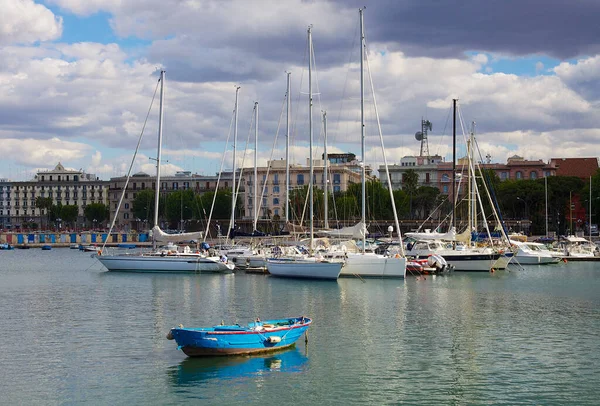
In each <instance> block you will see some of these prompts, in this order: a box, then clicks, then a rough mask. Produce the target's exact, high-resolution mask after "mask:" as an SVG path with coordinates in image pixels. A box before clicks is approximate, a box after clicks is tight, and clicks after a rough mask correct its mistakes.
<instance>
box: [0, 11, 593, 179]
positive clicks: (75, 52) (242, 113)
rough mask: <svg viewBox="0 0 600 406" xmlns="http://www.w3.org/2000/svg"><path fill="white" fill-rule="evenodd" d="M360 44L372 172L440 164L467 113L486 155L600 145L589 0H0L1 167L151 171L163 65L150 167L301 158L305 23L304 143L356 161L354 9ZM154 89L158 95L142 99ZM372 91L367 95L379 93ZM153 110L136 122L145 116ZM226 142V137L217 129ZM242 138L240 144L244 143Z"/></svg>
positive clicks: (559, 152) (585, 153)
mask: <svg viewBox="0 0 600 406" xmlns="http://www.w3.org/2000/svg"><path fill="white" fill-rule="evenodd" d="M363 6H366V9H365V10H364V27H365V39H366V44H367V47H366V55H367V58H366V60H365V120H366V133H365V136H366V147H365V153H364V155H365V156H364V160H365V162H366V163H367V164H369V165H371V166H373V167H375V168H377V167H378V166H379V165H380V164H382V163H383V154H382V148H381V144H380V138H379V130H378V126H377V122H376V114H375V111H376V110H375V106H376V109H377V112H378V115H379V118H380V123H381V133H382V138H383V141H384V145H385V155H386V157H387V160H388V163H390V164H393V163H398V162H399V161H400V158H401V157H402V156H405V155H417V154H418V153H419V148H420V143H419V142H418V141H416V140H415V132H417V131H419V130H420V129H421V128H420V123H421V119H422V118H426V119H428V120H430V121H431V122H432V123H433V131H432V132H431V133H430V134H429V140H428V141H429V151H430V153H431V154H440V155H442V156H444V157H445V158H446V159H447V160H451V159H452V156H451V152H452V119H451V107H452V99H454V98H457V99H458V100H459V102H458V103H459V111H460V114H459V118H460V122H459V123H458V126H457V128H458V129H457V133H458V138H459V141H458V142H459V152H458V155H460V154H461V153H462V154H464V146H462V145H463V144H462V140H463V138H464V134H465V133H466V132H468V131H469V129H470V128H471V123H472V122H475V123H476V124H475V132H476V134H477V140H478V144H479V149H480V153H481V156H486V155H490V156H491V160H492V161H493V162H506V159H507V158H508V157H509V156H512V155H515V154H517V155H520V156H522V157H524V158H526V159H533V160H538V159H542V160H544V161H548V160H549V159H550V158H557V157H598V156H599V155H600V103H599V101H600V41H599V40H598V38H600V24H598V23H597V16H598V15H600V2H598V1H596V0H571V1H569V2H565V1H564V0H543V1H542V0H487V1H484V2H482V1H480V0H462V1H461V2H458V3H457V2H456V1H450V0H437V1H434V0H401V1H398V0H360V1H354V0H329V1H325V0H312V1H311V0H287V1H277V0H273V1H271V0H240V1H238V0H230V1H228V0H35V1H34V0H0V9H2V13H0V156H1V159H0V178H7V179H10V180H16V181H17V180H31V179H32V178H33V176H34V175H35V173H36V172H37V171H39V170H48V169H52V168H54V166H55V165H56V164H57V163H58V162H61V163H62V164H63V165H64V166H65V167H67V168H71V169H83V170H84V171H86V172H88V173H95V174H96V175H97V176H99V177H100V178H101V179H105V180H108V179H109V178H110V177H113V176H123V175H125V174H126V173H127V171H128V169H129V166H130V165H131V162H132V159H133V156H134V151H135V149H136V145H137V143H138V139H139V137H140V134H143V137H142V140H141V144H140V145H141V147H140V150H139V152H138V154H137V156H136V159H135V161H134V164H133V171H134V172H137V171H144V172H147V173H150V174H153V173H155V161H154V160H153V159H154V158H155V157H156V154H157V151H156V150H157V123H158V104H159V103H158V94H157V93H156V97H154V95H155V92H156V89H157V83H158V77H159V72H160V70H161V69H164V70H165V71H166V80H165V83H164V86H165V89H164V97H165V104H164V142H163V165H162V171H163V173H166V174H173V173H175V172H176V171H191V172H193V173H198V174H204V175H213V174H215V173H216V172H218V171H219V170H220V168H223V169H224V170H226V169H231V167H232V160H233V153H232V144H233V141H232V140H233V138H234V137H233V130H232V127H233V125H232V118H233V114H232V113H233V110H234V105H235V96H236V90H235V89H236V87H238V86H239V87H240V90H239V108H238V131H237V135H238V136H237V144H236V145H237V151H238V152H237V154H236V156H237V158H236V162H237V166H238V167H239V166H241V165H243V166H245V167H251V166H252V165H253V154H254V131H255V130H254V127H253V126H254V123H253V114H254V113H253V109H254V104H255V102H258V110H259V114H258V116H259V120H258V139H259V142H258V148H257V151H258V158H259V165H264V164H265V163H266V162H267V160H268V159H282V158H284V157H285V123H286V115H285V110H284V98H285V93H286V75H287V73H286V72H291V97H290V101H291V104H292V114H291V118H290V121H291V124H290V125H291V135H290V145H291V148H290V149H291V160H292V161H293V162H295V163H302V164H306V159H307V158H308V156H309V120H308V118H309V113H308V51H307V29H308V26H309V25H310V26H311V27H312V36H313V47H314V67H313V72H312V73H313V74H312V78H313V81H312V89H313V93H314V107H313V131H314V148H313V151H314V154H315V155H314V156H315V157H317V156H319V157H320V155H321V154H322V152H323V143H324V135H323V125H322V120H321V117H322V111H326V112H327V139H328V141H327V144H328V152H353V153H355V154H356V155H357V156H358V157H360V158H361V159H363V157H362V155H363V154H362V152H361V144H360V141H361V137H360V69H359V66H360V65H359V64H360V39H359V32H360V31H359V12H358V10H359V7H363ZM153 97H154V98H153ZM375 101H376V103H375ZM146 117H148V119H147V123H146V125H145V126H144V123H145V122H146ZM228 140H229V141H228ZM248 140H249V141H248Z"/></svg>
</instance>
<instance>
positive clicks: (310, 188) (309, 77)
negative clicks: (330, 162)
mask: <svg viewBox="0 0 600 406" xmlns="http://www.w3.org/2000/svg"><path fill="white" fill-rule="evenodd" d="M312 53H313V49H312V27H311V26H309V27H308V133H309V150H310V151H309V161H310V169H309V176H310V180H309V182H308V185H309V186H308V195H309V197H308V198H309V199H310V211H309V215H310V254H311V255H312V253H313V246H314V231H315V230H314V221H313V215H314V214H313V173H314V168H313V124H312V107H313V100H312V97H313V96H312Z"/></svg>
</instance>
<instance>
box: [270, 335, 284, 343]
mask: <svg viewBox="0 0 600 406" xmlns="http://www.w3.org/2000/svg"><path fill="white" fill-rule="evenodd" d="M267 342H269V343H271V344H277V343H280V342H281V337H279V336H270V337H267Z"/></svg>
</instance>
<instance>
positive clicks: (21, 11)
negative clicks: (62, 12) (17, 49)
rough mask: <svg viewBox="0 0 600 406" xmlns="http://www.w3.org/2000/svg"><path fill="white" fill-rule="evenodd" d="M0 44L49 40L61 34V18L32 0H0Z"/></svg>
mask: <svg viewBox="0 0 600 406" xmlns="http://www.w3.org/2000/svg"><path fill="white" fill-rule="evenodd" d="M0 10H2V12H0V45H10V44H24V43H25V44H27V43H33V42H37V41H49V40H53V39H56V38H59V37H60V36H61V34H62V18H61V17H57V16H55V15H54V14H53V13H52V11H50V10H49V9H48V8H46V7H45V6H43V5H41V4H36V3H35V2H34V1H33V0H0Z"/></svg>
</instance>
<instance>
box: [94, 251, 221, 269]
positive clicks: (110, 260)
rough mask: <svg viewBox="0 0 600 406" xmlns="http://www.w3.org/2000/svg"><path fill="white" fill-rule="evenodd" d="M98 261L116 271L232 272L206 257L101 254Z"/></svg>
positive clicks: (218, 262)
mask: <svg viewBox="0 0 600 406" xmlns="http://www.w3.org/2000/svg"><path fill="white" fill-rule="evenodd" d="M97 258H98V261H100V262H101V263H102V265H104V266H105V267H106V269H108V270H109V271H115V272H194V273H231V272H232V266H231V265H228V264H225V263H223V262H220V261H218V260H216V259H215V260H213V259H211V258H206V257H194V256H184V255H181V256H159V255H156V256H155V255H149V256H143V255H99V256H97Z"/></svg>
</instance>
